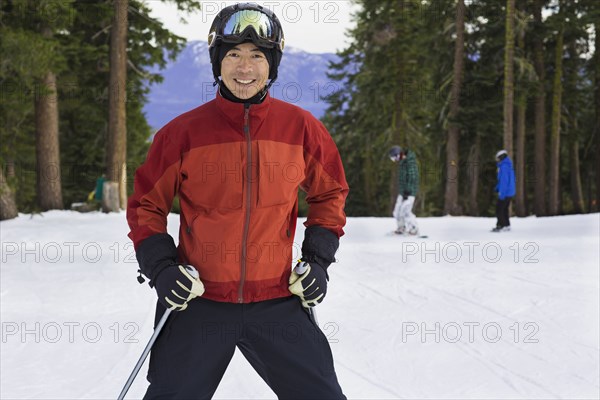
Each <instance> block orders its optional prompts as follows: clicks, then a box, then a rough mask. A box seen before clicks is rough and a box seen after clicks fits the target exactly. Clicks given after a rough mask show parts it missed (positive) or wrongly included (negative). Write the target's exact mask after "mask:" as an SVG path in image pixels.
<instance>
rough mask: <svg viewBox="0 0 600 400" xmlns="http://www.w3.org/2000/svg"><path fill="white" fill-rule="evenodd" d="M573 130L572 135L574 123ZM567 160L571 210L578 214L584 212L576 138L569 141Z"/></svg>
mask: <svg viewBox="0 0 600 400" xmlns="http://www.w3.org/2000/svg"><path fill="white" fill-rule="evenodd" d="M573 130H574V131H575V132H573V133H572V135H576V134H577V133H576V132H577V124H576V123H575V125H574V126H573ZM569 160H570V162H571V168H570V169H571V197H572V199H573V211H575V212H576V213H578V214H581V213H583V212H584V205H583V187H582V185H581V174H580V172H579V141H578V140H577V138H573V139H572V140H571V141H570V146H569Z"/></svg>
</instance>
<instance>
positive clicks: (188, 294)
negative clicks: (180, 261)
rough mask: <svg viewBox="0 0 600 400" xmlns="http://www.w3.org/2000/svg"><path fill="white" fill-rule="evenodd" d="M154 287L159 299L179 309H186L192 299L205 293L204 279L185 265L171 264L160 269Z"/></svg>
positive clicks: (168, 306) (169, 306) (166, 305)
mask: <svg viewBox="0 0 600 400" xmlns="http://www.w3.org/2000/svg"><path fill="white" fill-rule="evenodd" d="M188 268H190V269H192V268H193V267H189V266H188ZM192 271H193V270H192ZM154 288H155V289H156V294H158V301H160V303H161V304H162V305H163V306H165V307H166V308H168V309H173V310H177V311H183V310H185V309H186V308H187V305H188V302H189V301H190V300H192V299H193V298H194V297H197V296H202V294H204V284H203V283H202V281H201V280H200V279H199V278H197V277H195V276H193V275H192V273H190V270H188V269H186V267H184V266H183V265H170V266H168V267H166V268H164V269H163V270H162V271H160V273H159V274H158V275H157V276H155V277H154Z"/></svg>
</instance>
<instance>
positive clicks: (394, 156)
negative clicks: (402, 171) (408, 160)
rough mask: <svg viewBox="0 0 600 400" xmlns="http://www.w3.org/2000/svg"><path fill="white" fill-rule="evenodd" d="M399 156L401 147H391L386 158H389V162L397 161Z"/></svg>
mask: <svg viewBox="0 0 600 400" xmlns="http://www.w3.org/2000/svg"><path fill="white" fill-rule="evenodd" d="M400 154H402V147H400V146H392V148H391V149H390V151H389V152H388V156H389V157H390V160H392V161H399V160H400Z"/></svg>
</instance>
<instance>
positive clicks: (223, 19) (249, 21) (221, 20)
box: [208, 3, 285, 83]
mask: <svg viewBox="0 0 600 400" xmlns="http://www.w3.org/2000/svg"><path fill="white" fill-rule="evenodd" d="M248 40H250V41H252V43H254V44H255V45H256V46H258V47H262V48H266V49H269V51H270V52H271V57H272V60H273V65H272V66H271V68H270V70H269V79H271V83H272V82H273V81H274V80H275V79H277V69H278V67H279V62H280V61H281V56H282V55H283V47H284V41H285V40H284V37H283V29H282V28H281V23H280V22H279V19H278V18H277V16H276V15H275V14H274V13H273V12H272V11H271V10H269V9H267V8H265V7H262V6H260V5H258V4H254V3H240V4H234V5H232V6H229V7H225V8H224V9H222V10H221V11H220V12H219V13H218V14H217V16H216V17H215V19H214V21H213V23H212V25H211V27H210V31H209V33H208V51H209V54H210V62H211V63H212V69H213V75H214V76H215V80H216V81H218V80H219V76H220V75H221V63H220V60H219V50H220V48H221V44H222V43H234V44H238V43H243V42H245V41H248Z"/></svg>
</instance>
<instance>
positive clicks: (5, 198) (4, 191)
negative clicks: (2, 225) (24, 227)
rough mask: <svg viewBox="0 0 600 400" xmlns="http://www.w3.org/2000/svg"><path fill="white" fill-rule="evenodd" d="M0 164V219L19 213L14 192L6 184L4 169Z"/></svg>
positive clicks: (13, 216) (9, 217) (14, 216)
mask: <svg viewBox="0 0 600 400" xmlns="http://www.w3.org/2000/svg"><path fill="white" fill-rule="evenodd" d="M1 167H2V166H0V221H4V220H6V219H12V218H16V217H17V215H19V212H18V210H17V203H16V202H15V192H13V190H12V189H11V188H10V187H9V186H8V182H7V181H6V179H5V178H4V171H3V169H2V168H1Z"/></svg>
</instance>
